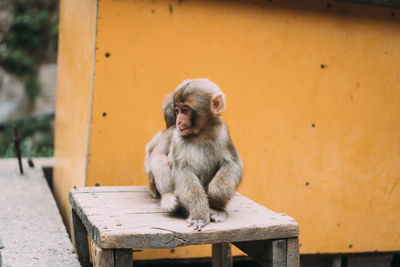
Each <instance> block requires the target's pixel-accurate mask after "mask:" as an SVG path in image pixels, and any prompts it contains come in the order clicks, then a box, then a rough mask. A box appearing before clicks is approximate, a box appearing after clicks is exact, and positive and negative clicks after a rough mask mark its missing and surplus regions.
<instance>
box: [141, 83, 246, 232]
mask: <svg viewBox="0 0 400 267" xmlns="http://www.w3.org/2000/svg"><path fill="white" fill-rule="evenodd" d="M173 107H174V110H175V117H174V120H175V126H171V127H169V128H167V129H166V130H164V131H162V132H161V134H160V133H159V134H157V135H156V136H155V137H154V138H153V140H154V139H156V137H157V136H159V137H158V138H157V139H156V142H155V143H157V145H156V146H155V147H157V148H158V147H159V148H160V152H161V153H159V154H158V155H159V156H157V158H159V159H157V160H156V161H155V160H151V159H150V161H151V162H154V163H155V164H150V165H151V167H150V170H151V172H152V173H153V177H154V181H155V187H156V188H157V190H158V192H159V193H160V194H161V207H162V208H163V209H164V210H168V211H175V210H177V209H178V208H179V207H183V208H184V210H186V211H187V213H188V219H187V222H188V226H191V227H193V229H195V230H199V231H201V229H202V228H203V227H204V226H205V225H207V224H208V223H209V222H210V220H212V221H215V222H218V221H223V220H225V219H226V216H227V213H226V211H225V207H226V205H227V203H228V202H229V200H230V199H231V198H232V196H233V195H234V193H235V190H236V188H237V186H238V185H239V183H240V181H241V178H242V169H243V166H242V161H241V159H240V156H239V154H238V153H237V151H236V148H235V146H234V145H233V143H232V140H231V138H230V135H229V132H228V128H227V126H226V124H225V123H224V121H223V120H222V119H221V118H220V116H219V115H220V114H221V113H222V112H223V111H224V110H225V95H224V94H223V93H222V91H221V90H220V89H219V87H218V86H217V85H216V84H215V83H213V82H211V81H209V80H207V79H194V80H186V81H184V82H182V83H181V84H180V85H178V87H177V88H176V89H175V91H174V94H173ZM164 115H165V110H164ZM153 140H152V141H151V142H150V143H149V145H150V144H151V143H152V142H153ZM167 143H169V147H168V148H167V145H164V144H167ZM149 145H148V147H149ZM161 148H162V149H161ZM152 153H155V149H153V151H152ZM161 154H162V155H163V156H165V159H164V158H163V160H162V161H161V160H160V159H161V156H160V155H161ZM152 157H153V156H152V155H150V157H148V159H149V158H152ZM168 164H170V169H169V170H168V171H166V169H167V168H166V166H167V165H168ZM155 169H157V172H155V171H154V170H155ZM160 169H162V170H163V171H159V170H160ZM156 173H157V174H156ZM158 175H159V176H158ZM167 175H170V176H167ZM149 176H150V175H149ZM157 176H158V177H157ZM150 180H151V177H150ZM164 195H165V197H163V196H164ZM163 202H164V203H163ZM163 206H164V207H163Z"/></svg>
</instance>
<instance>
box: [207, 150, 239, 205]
mask: <svg viewBox="0 0 400 267" xmlns="http://www.w3.org/2000/svg"><path fill="white" fill-rule="evenodd" d="M232 146H233V145H232ZM225 155H226V156H225V157H224V159H223V160H222V162H221V163H220V168H219V169H218V171H217V172H216V174H215V175H214V177H213V178H212V180H211V182H210V183H209V185H208V192H207V193H208V199H209V202H210V207H211V208H214V209H219V210H222V209H224V208H225V207H226V204H228V202H229V200H230V199H231V198H232V196H233V195H234V194H235V190H236V188H237V187H238V186H239V183H240V181H241V179H242V173H243V165H242V160H241V159H240V156H239V154H238V153H237V151H236V149H235V148H234V147H233V149H230V151H229V150H227V151H226V153H225Z"/></svg>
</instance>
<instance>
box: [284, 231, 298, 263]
mask: <svg viewBox="0 0 400 267" xmlns="http://www.w3.org/2000/svg"><path fill="white" fill-rule="evenodd" d="M287 266H288V267H299V266H300V258H299V239H298V238H297V237H295V238H289V239H287Z"/></svg>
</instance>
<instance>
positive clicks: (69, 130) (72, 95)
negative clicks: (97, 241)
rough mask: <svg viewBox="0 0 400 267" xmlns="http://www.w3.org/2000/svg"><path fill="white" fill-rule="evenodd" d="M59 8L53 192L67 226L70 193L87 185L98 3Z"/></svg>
mask: <svg viewBox="0 0 400 267" xmlns="http://www.w3.org/2000/svg"><path fill="white" fill-rule="evenodd" d="M60 5H61V6H60V35H59V48H58V77H57V78H58V81H57V106H56V135H55V156H54V158H55V160H54V177H55V178H54V190H55V196H56V200H57V202H58V204H59V206H60V207H61V211H62V215H63V217H64V221H66V222H68V219H67V215H68V211H69V204H68V203H69V202H68V191H69V190H70V189H71V188H72V187H73V186H74V185H77V186H83V185H85V177H86V166H87V141H88V134H89V112H90V94H91V93H90V92H91V80H92V75H91V73H92V65H93V60H92V58H93V53H94V37H95V22H96V1H94V0H93V1H72V0H65V1H64V0H62V1H61V3H60Z"/></svg>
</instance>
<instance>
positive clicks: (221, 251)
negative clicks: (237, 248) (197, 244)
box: [212, 243, 233, 267]
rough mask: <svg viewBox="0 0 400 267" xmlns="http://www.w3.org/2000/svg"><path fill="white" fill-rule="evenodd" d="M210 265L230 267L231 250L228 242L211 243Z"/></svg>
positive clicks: (231, 262)
mask: <svg viewBox="0 0 400 267" xmlns="http://www.w3.org/2000/svg"><path fill="white" fill-rule="evenodd" d="M212 266H213V267H232V266H233V260H232V250H231V244H230V243H219V244H212Z"/></svg>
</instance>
